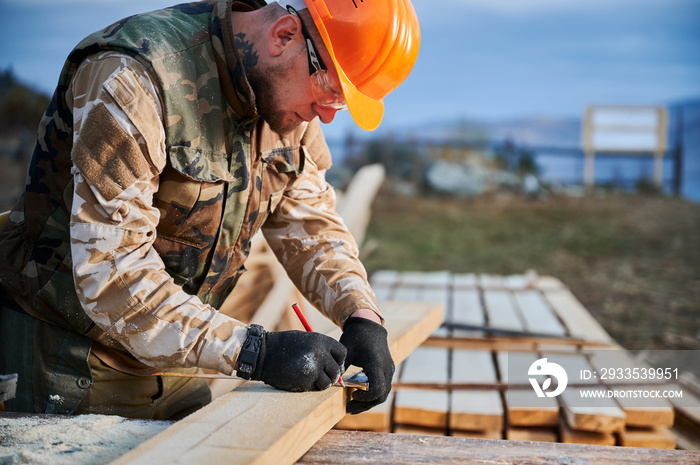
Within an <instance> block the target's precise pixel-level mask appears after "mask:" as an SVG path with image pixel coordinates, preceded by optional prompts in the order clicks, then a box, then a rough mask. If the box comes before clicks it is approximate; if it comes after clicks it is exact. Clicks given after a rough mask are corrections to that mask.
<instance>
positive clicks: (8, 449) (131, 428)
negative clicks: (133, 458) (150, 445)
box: [0, 415, 172, 465]
mask: <svg viewBox="0 0 700 465" xmlns="http://www.w3.org/2000/svg"><path fill="white" fill-rule="evenodd" d="M171 424H172V422H168V421H150V420H149V421H147V420H131V419H128V418H124V417H120V416H114V415H78V416H58V415H57V416H55V417H54V416H48V415H41V416H36V417H0V465H11V464H13V465H14V464H39V465H44V464H47V465H48V464H51V465H62V464H96V463H101V464H102V463H105V464H106V463H109V462H111V461H112V460H114V459H116V458H117V457H119V456H120V455H123V454H125V453H126V452H128V451H130V450H131V449H133V448H135V447H136V446H138V445H139V444H141V443H142V442H144V441H146V440H147V439H149V438H151V437H152V436H155V435H156V434H158V433H160V432H161V431H163V430H164V429H166V428H167V427H168V426H170V425H171Z"/></svg>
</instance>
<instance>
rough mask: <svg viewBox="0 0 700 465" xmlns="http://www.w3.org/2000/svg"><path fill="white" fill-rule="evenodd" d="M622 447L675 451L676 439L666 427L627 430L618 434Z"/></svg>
mask: <svg viewBox="0 0 700 465" xmlns="http://www.w3.org/2000/svg"><path fill="white" fill-rule="evenodd" d="M618 437H619V439H620V445H621V446H625V447H648V448H653V449H675V448H676V438H675V437H674V436H673V435H672V434H671V431H670V430H669V429H668V428H665V427H658V428H626V429H625V430H624V431H620V432H619V433H618Z"/></svg>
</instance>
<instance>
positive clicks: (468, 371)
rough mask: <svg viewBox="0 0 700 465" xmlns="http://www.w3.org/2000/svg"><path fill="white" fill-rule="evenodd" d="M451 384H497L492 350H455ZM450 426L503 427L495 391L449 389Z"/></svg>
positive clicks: (501, 404)
mask: <svg viewBox="0 0 700 465" xmlns="http://www.w3.org/2000/svg"><path fill="white" fill-rule="evenodd" d="M452 382H453V383H457V384H459V383H497V382H498V376H497V374H496V369H495V367H494V363H493V358H492V356H491V352H488V351H485V350H454V351H453V352H452ZM450 404H451V411H450V429H452V430H468V431H500V430H501V429H502V428H503V402H502V400H501V394H500V393H499V392H498V391H495V390H490V391H488V390H484V391H451V392H450Z"/></svg>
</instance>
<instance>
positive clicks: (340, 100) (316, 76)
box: [287, 6, 348, 110]
mask: <svg viewBox="0 0 700 465" xmlns="http://www.w3.org/2000/svg"><path fill="white" fill-rule="evenodd" d="M287 11H289V12H290V13H291V14H293V15H294V16H296V17H297V18H299V21H300V22H301V33H302V35H303V36H304V40H305V41H306V51H307V52H308V53H309V80H310V82H311V93H312V94H313V96H314V99H315V100H316V103H318V104H319V105H321V106H323V107H330V108H333V109H336V110H346V109H347V108H348V106H347V104H346V103H345V97H344V96H343V93H342V92H341V90H340V89H338V87H337V86H336V85H335V83H334V82H333V79H332V78H331V77H330V75H329V74H328V68H326V65H325V64H324V63H323V60H322V59H321V55H320V54H319V53H318V50H317V49H316V46H315V45H314V43H313V41H312V40H311V35H310V34H309V30H308V29H306V26H305V25H304V21H302V19H301V16H299V13H297V11H296V10H295V9H294V8H293V7H291V6H287Z"/></svg>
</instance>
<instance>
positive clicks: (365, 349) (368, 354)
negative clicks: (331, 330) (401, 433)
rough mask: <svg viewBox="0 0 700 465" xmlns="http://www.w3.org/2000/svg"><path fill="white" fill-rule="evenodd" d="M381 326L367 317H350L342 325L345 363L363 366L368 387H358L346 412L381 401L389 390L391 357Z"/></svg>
mask: <svg viewBox="0 0 700 465" xmlns="http://www.w3.org/2000/svg"><path fill="white" fill-rule="evenodd" d="M386 338H387V332H386V329H384V326H382V325H380V324H378V323H375V322H374V321H371V320H368V319H366V318H358V317H350V318H348V319H347V321H346V322H345V325H343V335H342V336H340V342H341V343H342V344H343V345H344V346H345V347H346V348H347V349H348V356H347V358H346V359H345V363H346V366H350V365H355V366H356V367H360V368H362V370H363V371H364V372H365V375H367V379H368V381H369V390H367V391H360V390H357V391H355V392H354V393H353V395H352V399H350V400H349V401H348V405H347V412H348V413H352V414H355V413H360V412H364V411H365V410H369V409H370V408H372V407H374V406H375V405H378V404H381V403H382V402H384V401H385V400H386V398H387V397H388V396H389V392H391V379H392V377H393V376H394V360H393V359H392V358H391V353H390V352H389V343H388V342H387V339H386Z"/></svg>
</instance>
